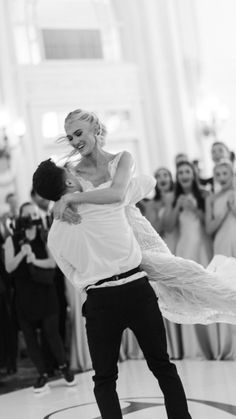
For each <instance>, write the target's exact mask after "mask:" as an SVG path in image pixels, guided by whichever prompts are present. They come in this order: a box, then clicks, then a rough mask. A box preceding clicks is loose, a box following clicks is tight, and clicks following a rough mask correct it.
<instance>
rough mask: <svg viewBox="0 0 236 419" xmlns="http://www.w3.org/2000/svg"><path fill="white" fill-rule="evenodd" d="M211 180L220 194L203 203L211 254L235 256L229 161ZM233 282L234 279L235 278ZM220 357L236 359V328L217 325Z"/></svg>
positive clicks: (235, 210)
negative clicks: (204, 204)
mask: <svg viewBox="0 0 236 419" xmlns="http://www.w3.org/2000/svg"><path fill="white" fill-rule="evenodd" d="M214 180H215V182H217V183H218V184H219V185H220V192H217V193H214V194H212V195H210V196H209V197H208V199H207V201H206V229H207V232H208V233H209V234H212V235H213V237H214V240H213V251H214V254H220V255H225V256H232V257H236V193H235V187H234V172H233V165H232V163H231V161H230V160H229V159H222V160H220V161H219V162H218V163H217V164H216V165H215V167H214ZM235 280H236V279H235ZM217 328H218V335H219V352H220V353H219V358H222V359H235V358H236V326H233V325H229V324H218V325H217Z"/></svg>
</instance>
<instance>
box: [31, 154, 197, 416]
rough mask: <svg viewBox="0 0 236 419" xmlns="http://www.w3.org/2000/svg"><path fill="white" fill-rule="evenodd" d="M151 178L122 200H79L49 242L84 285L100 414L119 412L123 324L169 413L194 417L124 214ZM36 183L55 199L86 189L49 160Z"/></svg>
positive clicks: (67, 273)
mask: <svg viewBox="0 0 236 419" xmlns="http://www.w3.org/2000/svg"><path fill="white" fill-rule="evenodd" d="M147 179H148V178H147V177H144V178H142V177H140V178H137V179H133V180H132V181H131V183H130V186H129V189H128V191H127V194H126V201H125V202H123V203H119V204H109V205H94V204H82V205H80V206H79V212H80V215H81V217H82V222H81V223H80V224H77V225H69V224H67V223H65V222H61V221H60V220H54V222H53V225H52V227H51V230H50V232H49V237H48V245H49V248H50V250H51V251H52V254H53V256H54V257H55V260H56V262H57V263H58V265H59V267H60V268H61V269H62V271H63V272H64V274H65V276H67V278H68V279H69V280H70V281H72V283H73V284H74V285H75V286H76V287H79V288H80V289H84V290H86V291H87V300H86V302H85V303H84V306H83V315H84V316H85V318H86V331H87V339H88V344H89V350H90V355H91V359H92V364H93V368H94V370H95V375H94V377H93V380H94V383H95V386H94V393H95V397H96V400H97V404H98V407H99V410H100V412H101V417H102V418H103V419H121V418H122V413H121V408H120V403H119V399H118V395H117V392H116V380H117V378H118V368H117V363H118V356H119V349H120V343H121V337H122V333H123V331H124V330H125V329H126V328H130V329H131V330H133V332H134V334H135V336H136V338H137V340H138V342H139V345H140V347H141V349H142V351H143V354H144V357H145V358H146V361H147V363H148V366H149V368H150V370H151V371H152V372H153V374H154V376H155V377H156V378H157V379H158V382H159V385H160V388H161V390H162V392H163V394H164V399H165V407H166V411H167V416H168V418H169V419H191V416H190V414H189V412H188V407H187V401H186V397H185V393H184V389H183V386H182V383H181V380H180V378H179V376H178V373H177V370H176V367H175V365H174V364H172V363H171V362H170V361H169V356H168V354H167V344H166V335H165V329H164V324H163V319H162V315H161V312H160V310H159V307H158V304H157V299H156V295H155V293H154V291H153V289H152V287H151V285H150V284H149V282H148V278H147V276H146V273H145V272H144V271H143V270H142V268H141V267H140V263H141V257H142V255H141V250H140V247H139V245H138V243H137V241H136V239H135V237H134V234H133V231H132V229H131V227H130V225H129V223H128V221H127V219H126V216H125V205H127V203H135V202H137V201H138V200H140V199H141V198H142V197H143V196H145V195H146V194H147V192H149V191H150V189H152V187H153V186H154V184H153V180H152V179H151V180H150V178H149V181H148V180H147ZM33 187H34V189H35V190H36V192H37V193H38V194H39V195H40V196H42V197H44V198H46V199H50V200H54V201H56V200H58V199H60V198H61V197H62V196H63V197H64V198H63V199H64V200H66V194H67V193H68V192H75V191H81V185H80V183H79V180H78V179H77V177H75V176H74V175H73V174H72V173H70V172H69V171H67V170H66V169H65V168H61V167H58V166H56V165H55V163H53V162H52V161H51V160H46V161H44V162H42V163H41V164H40V165H39V167H38V168H37V170H36V171H35V173H34V176H33ZM144 191H145V192H144ZM75 196H76V194H75Z"/></svg>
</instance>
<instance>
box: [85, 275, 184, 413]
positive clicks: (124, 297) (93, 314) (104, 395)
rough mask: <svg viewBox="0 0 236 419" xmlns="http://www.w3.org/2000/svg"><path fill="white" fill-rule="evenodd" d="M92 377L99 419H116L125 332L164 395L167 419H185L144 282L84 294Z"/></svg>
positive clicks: (151, 293)
mask: <svg viewBox="0 0 236 419" xmlns="http://www.w3.org/2000/svg"><path fill="white" fill-rule="evenodd" d="M83 315H84V316H85V317H86V330H87V338H88V344H89V350H90V355H91V359H92V364H93V368H94V370H95V375H94V377H93V380H94V383H95V386H94V394H95V397H96V401H97V404H98V407H99V410H100V413H101V416H102V419H111V418H112V419H121V418H122V413H121V408H120V403H119V399H118V395H117V392H116V380H117V378H118V367H117V363H118V357H119V350H120V344H121V337H122V333H123V331H124V330H125V329H126V328H130V329H131V330H132V331H133V332H134V334H135V336H136V338H137V340H138V342H139V345H140V348H141V349H142V351H143V354H144V357H145V359H146V361H147V364H148V367H149V368H150V370H151V371H152V373H153V374H154V376H155V377H156V378H157V380H158V382H159V385H160V388H161V390H162V392H163V395H164V400H165V407H166V412H167V417H168V419H191V416H190V414H189V412H188V407H187V401H186V396H185V393H184V389H183V386H182V383H181V380H180V377H179V375H178V373H177V370H176V367H175V365H174V364H172V363H171V362H170V361H169V356H168V354H167V343H166V335H165V328H164V324H163V319H162V315H161V312H160V309H159V307H158V303H157V297H156V295H155V292H154V291H153V288H152V287H151V285H150V284H149V282H148V279H147V278H146V277H145V278H140V279H138V280H135V281H132V282H129V283H127V284H124V285H119V286H114V287H107V288H105V287H104V288H97V289H90V290H89V291H88V296H87V300H86V302H85V303H84V306H83Z"/></svg>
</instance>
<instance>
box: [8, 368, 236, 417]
mask: <svg viewBox="0 0 236 419" xmlns="http://www.w3.org/2000/svg"><path fill="white" fill-rule="evenodd" d="M175 363H176V365H177V368H178V371H179V374H180V376H181V378H182V381H183V384H184V387H185V390H186V393H187V398H188V403H189V409H190V412H191V415H192V418H193V419H230V418H233V417H236V362H234V361H194V360H184V361H177V362H175ZM119 371H120V373H119V380H118V393H119V397H120V399H121V404H122V409H123V417H124V419H125V418H127V419H157V418H158V419H164V418H165V419H166V413H165V409H164V406H163V397H162V393H161V391H160V389H159V387H158V385H157V383H156V380H155V379H154V377H153V376H152V374H151V373H150V371H149V370H148V368H147V366H146V363H145V361H143V360H138V361H133V360H132V361H124V362H122V363H120V364H119ZM91 377H92V371H89V372H85V373H82V374H78V375H77V378H78V384H77V386H75V387H71V388H69V387H66V386H65V384H64V381H63V380H62V379H60V380H57V381H53V382H51V383H50V388H49V390H47V391H46V392H44V393H42V394H34V393H33V389H32V387H30V388H27V389H24V390H19V391H15V392H12V393H8V394H5V395H2V396H0V417H1V419H75V418H76V419H99V418H100V415H99V412H98V409H97V407H96V403H95V400H94V397H93V390H92V380H91ZM111 419H112V418H111Z"/></svg>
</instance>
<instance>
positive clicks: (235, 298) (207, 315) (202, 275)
mask: <svg viewBox="0 0 236 419" xmlns="http://www.w3.org/2000/svg"><path fill="white" fill-rule="evenodd" d="M65 131H66V134H67V135H66V139H67V141H68V142H69V144H70V145H71V146H72V147H73V151H72V152H71V153H70V155H69V164H71V163H70V157H71V156H73V155H77V154H79V155H80V159H79V162H78V164H77V165H76V166H75V167H73V168H71V170H73V171H74V173H76V175H77V176H78V178H79V180H80V183H81V184H82V187H83V192H82V193H78V194H77V193H73V194H67V195H66V199H65V197H64V198H61V199H60V200H59V201H58V202H57V203H56V205H55V208H54V215H55V218H61V219H63V220H64V221H68V222H75V223H76V222H78V218H79V215H78V214H77V213H75V212H73V210H72V209H71V208H70V204H71V203H75V202H76V203H77V204H82V203H92V204H98V205H99V204H109V203H110V204H113V203H116V202H119V201H121V200H123V198H124V196H125V193H126V190H127V187H128V185H129V182H130V180H131V178H132V176H133V174H134V162H133V158H132V156H131V154H130V153H128V152H127V151H123V152H121V153H118V154H116V155H113V154H111V153H108V152H106V151H105V150H104V149H103V145H104V140H105V137H106V128H105V126H104V125H103V124H102V122H101V121H100V120H99V118H98V117H97V116H96V115H95V114H94V113H91V112H87V111H83V110H81V109H78V110H75V111H73V112H71V113H69V115H68V116H67V117H66V119H65ZM126 216H127V218H128V221H129V223H130V225H131V226H132V228H133V231H134V234H135V236H136V239H137V240H138V243H139V245H140V247H141V250H142V267H143V268H144V269H145V271H146V272H147V274H148V277H149V279H150V280H151V281H153V286H154V289H155V291H156V293H157V295H158V298H159V306H160V309H161V311H162V314H163V316H164V317H166V318H167V319H168V320H171V321H174V322H175V323H186V324H191V323H192V324H195V323H200V324H210V323H214V322H227V323H233V324H236V280H235V274H236V259H234V258H229V257H225V256H222V255H217V256H215V257H214V258H213V260H212V262H211V263H210V265H209V266H208V267H207V268H206V269H205V268H203V266H201V265H200V264H198V263H196V262H194V261H192V260H188V259H183V258H181V257H176V256H174V255H173V254H172V253H171V252H170V251H169V249H168V248H167V246H166V244H165V243H164V242H163V240H162V239H161V238H160V236H159V235H158V234H157V232H156V231H155V230H154V229H153V228H152V226H151V224H150V223H149V222H148V221H147V219H146V218H145V217H143V216H142V215H141V213H140V211H139V210H138V208H136V207H135V206H134V205H128V206H127V207H126ZM121 246H122V244H121Z"/></svg>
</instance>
